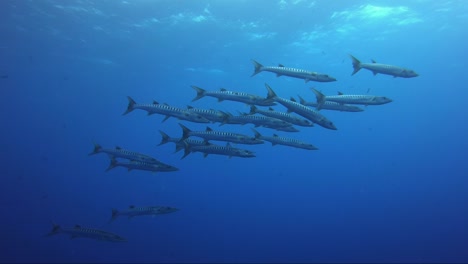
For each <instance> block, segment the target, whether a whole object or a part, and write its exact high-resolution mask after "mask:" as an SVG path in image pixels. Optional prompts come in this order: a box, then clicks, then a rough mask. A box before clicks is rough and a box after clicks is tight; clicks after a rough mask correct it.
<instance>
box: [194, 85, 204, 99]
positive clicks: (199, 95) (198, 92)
mask: <svg viewBox="0 0 468 264" xmlns="http://www.w3.org/2000/svg"><path fill="white" fill-rule="evenodd" d="M191 87H192V88H193V89H195V91H197V95H196V96H195V98H193V99H192V102H193V101H196V100H198V99H200V98H202V97H204V96H205V93H206V91H205V89H202V88H200V87H198V86H195V85H192V86H191Z"/></svg>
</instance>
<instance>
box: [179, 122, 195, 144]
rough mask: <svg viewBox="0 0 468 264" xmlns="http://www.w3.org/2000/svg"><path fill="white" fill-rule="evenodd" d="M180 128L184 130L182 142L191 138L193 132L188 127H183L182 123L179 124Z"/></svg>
mask: <svg viewBox="0 0 468 264" xmlns="http://www.w3.org/2000/svg"><path fill="white" fill-rule="evenodd" d="M179 126H180V127H181V128H182V138H181V139H180V141H182V140H184V139H186V138H188V137H189V136H190V132H192V131H191V130H190V129H189V128H188V127H186V126H184V125H182V124H181V123H179Z"/></svg>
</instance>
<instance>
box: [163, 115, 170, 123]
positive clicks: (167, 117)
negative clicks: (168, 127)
mask: <svg viewBox="0 0 468 264" xmlns="http://www.w3.org/2000/svg"><path fill="white" fill-rule="evenodd" d="M169 117H171V116H168V115H167V116H166V117H164V119H163V121H162V122H164V121H166V120H167V119H169ZM162 122H161V123H162Z"/></svg>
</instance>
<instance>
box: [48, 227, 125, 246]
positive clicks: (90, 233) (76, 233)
mask: <svg viewBox="0 0 468 264" xmlns="http://www.w3.org/2000/svg"><path fill="white" fill-rule="evenodd" d="M52 225H53V227H52V230H51V231H50V232H49V233H48V234H47V235H46V236H52V235H56V234H66V235H70V239H74V238H78V237H85V238H91V239H96V240H103V241H110V242H126V241H127V240H126V239H125V238H123V237H121V236H119V235H117V234H114V233H110V232H106V231H103V230H99V229H94V228H87V227H82V226H80V225H75V226H74V227H72V228H64V227H61V226H59V225H56V224H54V223H52Z"/></svg>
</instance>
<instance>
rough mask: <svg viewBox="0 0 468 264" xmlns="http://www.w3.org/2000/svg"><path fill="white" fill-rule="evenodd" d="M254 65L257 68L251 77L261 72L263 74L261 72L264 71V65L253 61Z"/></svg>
mask: <svg viewBox="0 0 468 264" xmlns="http://www.w3.org/2000/svg"><path fill="white" fill-rule="evenodd" d="M252 63H253V65H254V67H255V68H254V72H253V73H252V75H250V77H252V76H254V75H256V74H257V73H259V72H261V71H262V70H263V69H262V68H263V65H262V64H260V63H259V62H258V61H256V60H252Z"/></svg>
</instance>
